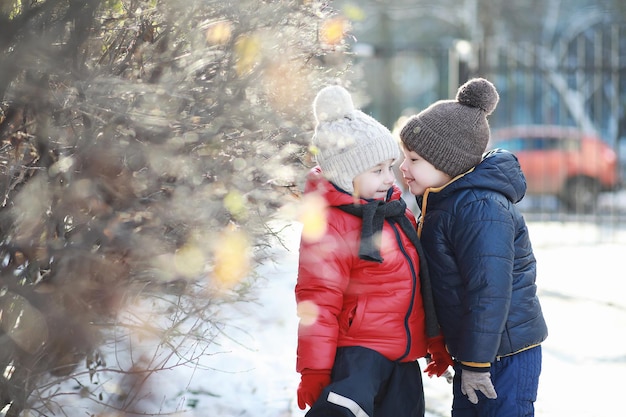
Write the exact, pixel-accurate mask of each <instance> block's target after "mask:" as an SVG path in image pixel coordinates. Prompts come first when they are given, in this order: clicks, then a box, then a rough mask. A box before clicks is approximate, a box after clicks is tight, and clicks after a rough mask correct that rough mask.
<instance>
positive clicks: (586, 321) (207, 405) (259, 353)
mask: <svg viewBox="0 0 626 417" xmlns="http://www.w3.org/2000/svg"><path fill="white" fill-rule="evenodd" d="M529 229H530V233H531V237H532V239H533V244H534V247H535V253H536V257H537V260H538V275H539V276H538V285H539V288H540V297H541V302H542V305H543V309H544V313H545V316H546V319H547V321H548V326H549V331H550V336H549V337H548V340H547V341H546V342H545V343H544V345H543V352H544V362H543V372H542V376H541V379H540V389H539V397H538V400H537V403H536V415H537V416H538V417H561V416H565V415H566V416H569V417H577V416H580V417H583V416H584V417H590V416H591V417H595V416H605V415H613V414H615V412H616V410H619V409H621V408H620V404H621V402H622V401H621V395H622V393H621V392H622V390H623V381H622V375H623V374H624V372H626V345H625V344H624V338H623V336H624V329H626V295H625V294H626V291H624V290H625V289H626V284H625V283H624V280H623V277H624V272H623V270H622V268H621V262H622V256H626V253H625V251H624V249H625V248H626V226H623V227H622V229H623V230H616V226H615V225H613V226H612V227H611V228H610V229H605V228H603V227H599V226H596V225H594V224H583V223H530V224H529ZM287 232H288V233H286V234H285V235H284V236H285V245H286V246H287V247H288V248H290V250H289V251H287V250H286V249H285V248H283V247H281V246H280V245H277V246H276V251H277V254H278V255H279V256H277V257H276V258H277V259H279V261H278V262H268V263H267V264H265V265H262V266H261V267H260V268H259V273H260V274H261V275H262V276H263V277H264V278H265V285H263V286H262V288H261V289H260V291H259V304H257V305H243V306H239V310H237V311H238V313H237V314H238V318H237V324H238V325H239V326H240V327H241V328H243V329H247V331H248V332H249V333H247V334H244V333H242V334H241V336H242V337H241V339H240V340H239V342H241V345H238V344H237V343H234V342H232V341H230V342H227V343H228V344H229V345H224V346H222V348H223V349H231V351H230V353H222V354H220V355H215V356H211V357H207V358H206V359H205V360H204V361H203V362H204V363H205V364H206V365H209V366H212V367H214V368H216V369H221V370H223V371H224V372H214V371H212V372H208V371H198V372H196V374H195V375H194V378H193V380H191V382H190V383H189V381H188V376H184V377H183V378H182V381H185V378H187V380H186V382H185V384H186V383H189V388H188V391H187V392H188V393H187V394H186V397H187V399H186V400H187V403H191V404H194V408H190V407H187V410H188V411H187V412H185V413H182V414H181V415H184V416H207V415H212V416H213V415H215V416H255V417H270V416H271V417H294V416H303V415H304V414H305V413H304V412H303V411H300V410H299V409H298V407H297V405H296V403H295V399H296V388H297V385H298V382H299V376H298V374H297V373H296V372H295V369H294V366H295V349H296V327H297V320H296V317H295V301H294V296H293V286H294V284H295V279H296V263H297V257H298V254H297V248H298V239H299V228H298V226H291V227H290V228H289V229H287ZM244 347H248V348H247V349H246V348H244ZM179 377H182V375H179ZM424 386H425V393H426V404H427V410H428V413H427V414H428V415H429V416H431V417H434V416H449V415H450V413H449V410H450V403H451V393H450V385H449V384H447V383H446V382H445V380H443V379H441V378H435V379H429V378H428V377H426V376H425V377H424ZM191 392H198V393H201V392H210V393H211V395H202V394H191Z"/></svg>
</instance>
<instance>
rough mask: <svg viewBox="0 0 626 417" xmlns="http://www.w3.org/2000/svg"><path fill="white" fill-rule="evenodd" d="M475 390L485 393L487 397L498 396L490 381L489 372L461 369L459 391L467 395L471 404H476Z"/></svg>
mask: <svg viewBox="0 0 626 417" xmlns="http://www.w3.org/2000/svg"><path fill="white" fill-rule="evenodd" d="M476 391H480V392H482V393H483V394H485V397H487V398H491V399H494V398H498V394H496V390H495V388H494V387H493V384H492V383H491V373H490V372H474V371H468V370H466V369H463V370H462V371H461V392H462V393H463V394H464V395H467V399H468V400H470V402H471V403H472V404H478V396H477V395H476Z"/></svg>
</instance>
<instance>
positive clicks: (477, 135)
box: [400, 78, 548, 417]
mask: <svg viewBox="0 0 626 417" xmlns="http://www.w3.org/2000/svg"><path fill="white" fill-rule="evenodd" d="M498 100H499V96H498V93H497V91H496V89H495V87H494V86H493V84H492V83H491V82H489V81H487V80H485V79H482V78H476V79H473V80H470V81H468V82H467V83H465V84H464V85H462V86H461V87H460V88H459V90H458V92H457V96H456V99H455V100H442V101H438V102H436V103H434V104H432V105H431V106H429V107H428V108H426V109H425V110H423V111H422V112H420V113H419V114H417V115H415V116H413V117H411V118H410V119H409V120H408V121H407V123H406V124H405V126H404V127H403V128H402V130H401V133H400V138H401V140H402V145H403V152H404V154H405V160H404V162H403V163H402V165H401V167H400V169H401V171H402V174H403V177H404V179H405V181H406V183H407V186H408V187H409V189H410V191H411V193H412V194H414V195H416V196H417V201H418V204H419V206H420V209H421V217H420V220H419V224H418V234H419V235H420V240H421V243H422V245H423V248H424V252H425V256H426V259H427V261H428V265H429V269H430V276H431V281H432V288H433V298H434V302H435V310H436V313H437V316H438V318H439V322H440V325H441V330H442V333H443V335H444V338H445V341H446V345H447V348H448V351H449V352H450V354H451V355H452V357H453V359H454V361H455V365H454V369H455V371H456V372H455V377H454V383H453V393H454V399H453V406H452V416H453V417H466V416H467V417H470V416H472V417H478V416H481V417H484V416H497V417H509V416H510V417H513V416H515V417H518V416H519V417H521V416H532V415H534V402H535V400H536V396H537V390H538V385H539V374H540V372H541V346H540V344H541V342H543V341H544V340H545V338H546V337H547V334H548V333H547V327H546V323H545V321H544V317H543V314H542V311H541V306H540V304H539V300H538V298H537V287H536V285H535V278H536V262H535V257H534V255H533V249H532V246H531V242H530V238H529V235H528V229H527V227H526V224H525V221H524V218H523V216H522V214H521V213H520V212H519V210H518V208H517V207H516V205H515V204H516V203H517V202H518V201H520V200H521V199H522V197H523V196H524V193H525V192H526V181H525V178H524V175H523V173H522V171H521V169H520V166H519V164H518V162H517V158H515V156H514V155H513V154H511V153H509V152H506V151H502V150H494V151H491V152H488V153H487V154H483V153H484V152H485V150H486V147H487V144H488V142H489V137H490V129H489V124H488V122H487V116H488V115H489V114H491V113H492V112H493V110H494V109H495V107H496V105H497V103H498Z"/></svg>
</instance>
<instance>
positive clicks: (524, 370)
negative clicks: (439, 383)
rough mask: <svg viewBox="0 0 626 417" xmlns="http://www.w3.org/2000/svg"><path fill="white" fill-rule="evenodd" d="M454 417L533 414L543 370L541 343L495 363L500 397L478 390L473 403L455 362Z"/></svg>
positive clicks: (526, 416)
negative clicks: (540, 375)
mask: <svg viewBox="0 0 626 417" xmlns="http://www.w3.org/2000/svg"><path fill="white" fill-rule="evenodd" d="M454 371H455V375H454V383H453V392H454V399H453V401H452V417H532V416H534V415H535V405H534V403H535V400H536V399H537V389H538V387H539V374H540V373H541V346H537V347H534V348H532V349H528V350H524V351H522V352H519V353H516V354H515V355H511V356H504V357H502V358H500V359H498V360H497V361H495V362H493V363H492V364H491V381H492V382H493V386H494V388H495V389H496V393H497V394H498V398H496V399H494V400H490V399H488V398H486V397H485V396H484V395H483V394H482V393H480V392H477V393H476V394H477V395H478V404H472V403H471V402H470V401H469V400H468V399H467V397H466V396H465V395H463V393H462V392H461V373H462V372H463V370H462V369H461V368H460V366H459V365H458V364H457V363H455V365H454Z"/></svg>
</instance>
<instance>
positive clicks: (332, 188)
mask: <svg viewBox="0 0 626 417" xmlns="http://www.w3.org/2000/svg"><path fill="white" fill-rule="evenodd" d="M304 192H305V193H310V192H318V193H320V194H321V195H322V196H323V197H324V198H325V199H326V201H327V202H328V205H329V206H331V207H336V206H342V205H346V204H367V203H368V201H371V200H366V199H363V198H355V197H354V196H353V195H352V194H350V193H348V192H347V191H344V190H342V189H341V188H339V187H337V186H336V185H334V184H333V183H331V182H330V181H328V180H327V179H326V178H324V176H323V175H322V169H321V168H320V167H319V166H316V167H314V168H312V169H311V170H310V171H309V173H308V175H307V177H306V183H305V185H304ZM387 195H388V197H387V201H391V200H398V199H400V197H401V196H402V190H400V188H399V187H398V186H397V185H396V184H394V185H393V186H392V187H391V189H390V191H389V192H388V194H387Z"/></svg>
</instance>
